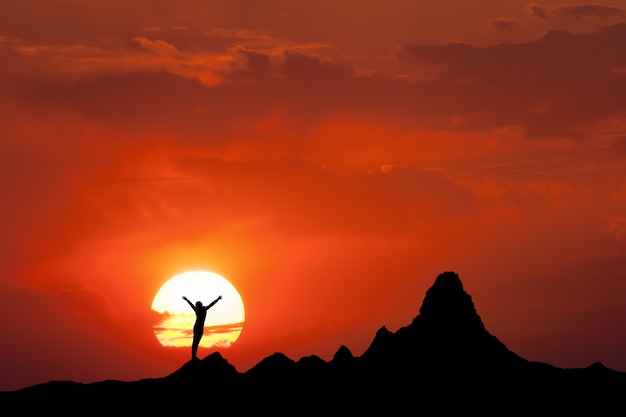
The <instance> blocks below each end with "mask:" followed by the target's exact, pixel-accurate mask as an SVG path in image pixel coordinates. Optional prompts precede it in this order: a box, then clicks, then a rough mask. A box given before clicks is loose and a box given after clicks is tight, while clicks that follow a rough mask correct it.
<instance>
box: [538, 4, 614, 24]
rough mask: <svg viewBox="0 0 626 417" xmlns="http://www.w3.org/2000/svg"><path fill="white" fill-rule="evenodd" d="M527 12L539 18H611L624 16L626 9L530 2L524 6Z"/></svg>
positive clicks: (597, 5) (594, 5) (596, 5)
mask: <svg viewBox="0 0 626 417" xmlns="http://www.w3.org/2000/svg"><path fill="white" fill-rule="evenodd" d="M526 10H527V12H528V14H530V15H531V16H535V17H539V18H541V19H549V20H552V19H579V18H586V17H594V18H613V17H622V16H626V9H624V8H621V7H614V6H607V5H600V4H581V5H561V6H552V7H548V6H540V5H537V4H534V3H531V4H529V5H528V6H527V8H526Z"/></svg>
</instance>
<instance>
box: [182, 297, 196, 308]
mask: <svg viewBox="0 0 626 417" xmlns="http://www.w3.org/2000/svg"><path fill="white" fill-rule="evenodd" d="M183 300H185V301H187V304H189V305H190V306H191V308H193V311H196V306H194V305H193V303H192V302H191V301H189V298H187V297H186V296H184V295H183Z"/></svg>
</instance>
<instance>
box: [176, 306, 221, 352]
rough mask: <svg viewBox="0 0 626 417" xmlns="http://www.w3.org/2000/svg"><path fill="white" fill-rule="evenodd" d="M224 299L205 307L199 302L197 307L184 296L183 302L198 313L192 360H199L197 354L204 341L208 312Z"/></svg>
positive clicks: (194, 328)
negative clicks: (201, 342) (205, 320)
mask: <svg viewBox="0 0 626 417" xmlns="http://www.w3.org/2000/svg"><path fill="white" fill-rule="evenodd" d="M221 299H222V296H221V295H220V296H219V297H217V298H216V299H215V300H213V301H212V302H211V304H209V305H207V306H203V305H202V302H200V301H197V302H196V305H193V303H192V302H191V301H189V299H188V298H187V297H185V296H184V295H183V300H185V301H187V303H189V305H190V306H191V308H193V311H195V312H196V323H195V324H194V325H193V343H192V344H191V359H197V358H198V357H197V356H196V353H197V352H198V345H199V344H200V339H202V335H203V334H204V319H206V312H207V310H208V309H210V308H211V307H213V306H214V305H215V303H217V302H218V301H219V300H221Z"/></svg>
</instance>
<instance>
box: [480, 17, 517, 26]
mask: <svg viewBox="0 0 626 417" xmlns="http://www.w3.org/2000/svg"><path fill="white" fill-rule="evenodd" d="M487 23H488V24H489V26H490V27H492V28H494V29H513V28H516V27H519V26H520V25H521V22H520V21H519V20H517V19H511V18H508V17H497V18H495V19H492V20H489V21H488V22H487Z"/></svg>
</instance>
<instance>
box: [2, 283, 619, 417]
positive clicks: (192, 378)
mask: <svg viewBox="0 0 626 417" xmlns="http://www.w3.org/2000/svg"><path fill="white" fill-rule="evenodd" d="M625 396H626V373H623V372H617V371H614V370H611V369H608V368H606V367H604V366H603V365H602V364H600V363H596V364H593V365H591V366H589V367H587V368H575V369H563V368H558V367H555V366H552V365H550V364H546V363H540V362H531V361H528V360H526V359H524V358H522V357H520V356H519V355H517V354H515V353H514V352H512V351H510V350H509V349H508V348H507V347H506V346H505V345H504V344H503V343H502V342H500V341H499V340H498V339H497V338H496V337H495V336H493V335H492V334H490V333H489V332H488V331H487V330H486V329H485V326H484V325H483V322H482V320H481V318H480V316H479V315H478V313H477V312H476V309H475V307H474V303H473V302H472V299H471V296H470V295H469V294H467V293H466V292H465V290H464V289H463V284H462V282H461V280H460V279H459V276H458V275H457V274H456V273H454V272H444V273H442V274H440V275H439V276H438V277H437V279H436V280H435V282H434V284H433V285H432V287H431V288H430V289H429V290H428V291H427V292H426V296H425V297H424V300H423V303H422V306H421V308H420V310H419V314H418V315H417V316H416V317H415V318H414V319H413V321H412V322H411V323H410V324H409V325H407V326H405V327H402V328H400V329H399V330H398V331H396V332H395V333H394V332H391V331H389V330H388V329H387V328H386V327H382V328H381V329H380V330H378V332H376V335H375V337H374V339H373V341H372V343H371V345H370V346H369V348H368V349H367V350H366V351H365V352H364V353H363V355H361V356H358V357H357V356H354V355H353V354H352V352H350V350H349V349H348V348H347V347H345V346H341V347H340V348H339V349H338V351H337V353H336V354H335V356H334V357H333V359H332V360H330V361H328V362H327V361H324V360H323V359H321V358H319V357H318V356H315V355H312V356H307V357H303V358H300V359H299V360H297V361H295V360H293V359H291V358H289V357H287V356H285V355H284V354H282V353H279V352H277V353H274V354H273V355H270V356H268V357H266V358H264V359H263V360H261V361H260V362H259V363H258V364H257V365H255V366H254V367H252V368H251V369H249V370H248V371H246V372H244V373H240V372H238V371H237V370H236V369H235V368H234V367H233V366H232V365H231V364H229V363H228V361H226V360H225V359H224V358H223V357H222V356H221V355H220V354H219V353H218V352H216V353H213V354H211V355H209V356H207V357H205V358H204V359H202V360H196V361H190V362H187V363H185V364H184V365H183V366H182V367H181V368H180V369H178V370H176V371H175V372H173V373H172V374H170V375H167V376H165V377H162V378H155V379H143V380H139V381H133V382H121V381H102V382H96V383H91V384H81V383H75V382H60V381H51V382H48V383H45V384H39V385H35V386H32V387H27V388H24V389H21V390H18V391H12V392H4V393H0V400H1V401H2V406H3V407H4V408H5V410H6V409H18V410H20V414H28V413H29V412H35V411H59V412H61V413H63V414H65V415H67V414H72V415H73V414H79V413H80V414H85V413H86V412H97V413H98V414H107V413H122V414H123V415H127V414H130V413H131V412H132V413H142V414H145V413H156V414H157V415H164V414H168V413H173V412H176V413H184V414H187V413H194V414H196V413H200V412H202V413H209V414H210V413H215V412H229V413H233V414H243V413H248V412H254V413H256V412H261V413H271V414H273V415H277V414H279V415H311V414H318V413H324V414H330V415H336V414H342V413H345V414H349V415H354V414H357V413H368V414H370V413H373V412H376V413H384V414H385V415H394V414H400V413H401V414H410V415H433V414H437V415H448V414H451V413H464V414H465V413H467V414H469V413H479V415H481V414H482V415H496V414H497V415H522V414H529V413H532V414H536V415H547V414H553V413H555V414H558V415H563V414H565V413H576V414H581V413H583V414H593V415H595V416H598V415H609V414H610V415H623V414H624V411H626V406H625V405H624V397H625Z"/></svg>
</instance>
